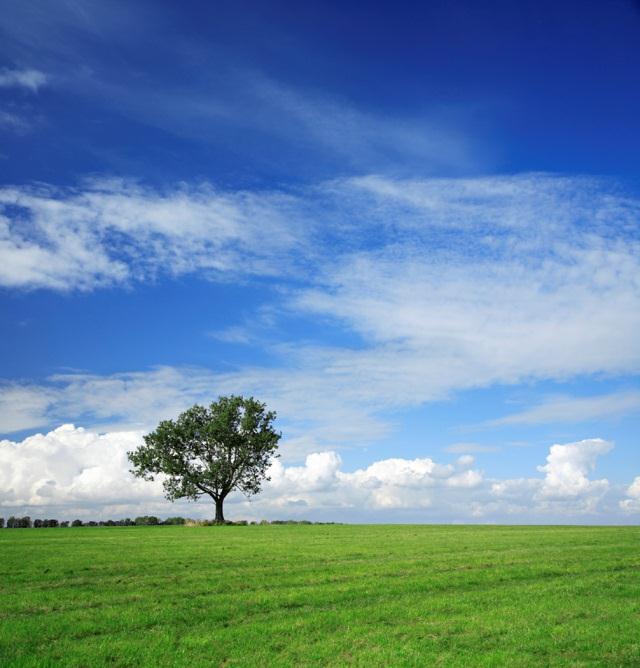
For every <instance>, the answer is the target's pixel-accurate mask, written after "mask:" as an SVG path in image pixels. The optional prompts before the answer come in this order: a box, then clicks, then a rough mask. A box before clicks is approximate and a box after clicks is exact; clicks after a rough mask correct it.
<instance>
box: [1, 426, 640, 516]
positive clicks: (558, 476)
mask: <svg viewBox="0 0 640 668" xmlns="http://www.w3.org/2000/svg"><path fill="white" fill-rule="evenodd" d="M142 433H143V432H142V431H127V432H110V433H106V434H97V433H95V432H91V431H87V430H84V429H82V428H76V427H73V426H72V425H64V426H62V427H59V428H57V429H55V430H53V431H51V432H49V433H47V434H37V435H35V436H30V437H28V438H26V439H24V440H23V441H21V442H12V441H7V440H5V441H0V508H4V510H3V513H4V514H9V513H26V512H30V513H31V514H32V515H38V516H51V515H54V516H58V517H60V518H61V519H62V518H71V517H73V516H76V515H78V516H81V517H94V518H107V517H121V516H127V515H128V516H131V515H136V514H149V513H155V514H160V515H163V516H168V515H171V514H182V515H188V516H210V515H211V513H212V508H211V504H210V502H209V501H208V500H203V501H202V502H200V503H198V504H195V505H194V504H188V503H186V502H178V503H176V504H171V503H169V502H167V501H166V500H164V499H163V496H162V486H161V482H160V481H159V480H156V481H155V482H153V483H148V482H145V481H142V480H139V479H136V478H133V476H131V474H130V473H129V472H128V469H129V463H128V461H127V457H126V453H127V451H128V450H132V449H134V448H135V447H137V446H138V445H139V444H140V443H141V442H142ZM611 447H612V446H611V444H610V443H608V442H606V441H603V440H601V439H590V440H587V441H582V442H579V443H568V444H565V445H554V446H552V447H551V448H550V451H549V455H548V457H547V463H546V464H545V465H544V466H541V467H539V469H540V471H541V472H543V473H544V474H545V477H544V478H523V479H516V480H496V479H491V478H487V477H486V476H485V475H484V474H483V473H482V472H481V471H479V470H477V469H475V468H473V466H474V460H473V457H470V456H464V457H460V458H458V459H457V460H456V461H454V462H453V463H438V462H436V461H434V460H433V459H431V458H430V457H421V458H416V459H401V458H391V459H382V460H379V461H374V462H372V463H371V464H369V465H368V466H366V467H363V468H359V469H356V470H355V471H345V470H343V465H342V460H341V457H340V455H339V454H337V453H336V452H334V451H324V452H316V453H311V454H309V455H308V456H307V457H306V459H305V460H304V463H303V464H302V465H296V466H286V465H284V464H283V463H282V462H281V461H280V460H275V461H274V462H273V464H272V466H271V468H270V470H269V475H270V477H271V481H270V482H268V483H265V485H264V488H263V492H262V493H261V494H260V495H258V496H257V497H254V498H253V499H252V500H250V501H249V500H247V499H245V498H244V497H242V496H241V495H237V494H236V495H233V496H232V497H230V498H229V503H228V515H229V516H230V517H236V518H237V517H249V518H260V517H269V518H272V519H273V518H283V517H285V516H294V517H312V518H313V517H315V518H322V519H325V520H334V521H349V520H351V521H353V520H360V521H372V520H378V519H380V518H381V517H382V518H386V519H388V520H393V519H398V518H403V519H407V520H410V521H423V522H425V521H434V520H436V521H437V520H441V521H444V520H452V519H456V520H473V519H474V518H475V519H482V520H483V521H485V520H488V519H494V520H503V521H504V520H505V519H508V518H509V517H510V516H511V515H512V514H514V513H517V514H518V516H519V521H536V520H543V521H562V520H566V519H567V518H568V517H572V518H579V517H581V516H582V517H590V516H594V515H597V516H599V517H600V515H599V513H600V512H601V504H602V502H603V497H604V496H605V495H606V494H608V493H610V492H611V490H610V489H609V487H608V483H607V481H606V480H589V479H588V478H587V474H588V472H589V471H590V470H591V469H592V468H593V467H594V465H595V460H596V457H597V456H599V455H601V454H604V453H606V452H607V451H608V450H609V449H610V448H611ZM627 496H628V497H629V499H627V500H632V501H634V503H635V501H636V500H637V499H638V498H640V478H638V479H637V480H636V481H635V482H634V483H633V485H631V487H629V489H628V490H627ZM617 507H619V509H620V510H621V512H628V511H630V510H633V509H634V508H635V506H634V505H633V504H630V503H626V502H625V501H618V503H617ZM611 517H614V518H615V514H612V515H611Z"/></svg>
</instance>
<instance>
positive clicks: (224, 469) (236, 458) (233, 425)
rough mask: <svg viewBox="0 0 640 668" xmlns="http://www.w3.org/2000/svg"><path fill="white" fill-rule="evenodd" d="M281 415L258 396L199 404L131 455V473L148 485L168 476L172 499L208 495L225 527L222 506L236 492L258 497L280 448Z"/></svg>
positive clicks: (167, 488)
mask: <svg viewBox="0 0 640 668" xmlns="http://www.w3.org/2000/svg"><path fill="white" fill-rule="evenodd" d="M275 418H276V414H275V413H274V412H273V411H267V408H266V405H265V404H263V403H260V402H259V401H256V400H255V399H254V398H253V397H249V398H248V399H245V398H244V397H241V396H234V395H232V396H227V397H219V398H218V400H217V401H214V402H213V403H212V404H211V405H210V406H208V407H206V406H199V405H197V404H196V405H195V406H192V407H191V408H189V409H188V410H186V411H185V412H184V413H182V414H181V415H180V416H179V417H178V418H177V419H176V420H175V421H174V420H163V421H162V422H161V423H160V424H159V425H158V427H157V428H156V430H155V431H153V432H151V433H150V434H147V435H146V436H145V437H144V443H145V444H144V445H141V446H140V447H139V448H138V449H137V450H134V451H132V452H129V453H128V457H129V460H130V461H131V463H132V464H133V468H132V469H131V472H132V473H133V474H134V475H135V476H137V477H140V478H144V479H145V480H153V479H154V477H155V476H156V475H159V474H164V482H163V485H164V490H165V494H166V496H167V498H168V499H170V500H171V501H174V500H176V499H183V498H186V499H191V500H194V501H195V500H196V499H198V498H199V497H201V496H203V495H209V496H210V497H211V498H212V499H213V501H214V503H215V506H216V521H217V522H224V513H223V503H224V500H225V498H226V497H227V495H228V494H229V493H230V492H232V491H233V490H238V491H240V492H243V493H244V494H246V495H247V496H251V495H253V494H257V493H258V492H259V491H260V487H261V484H262V482H263V481H264V480H268V479H269V478H268V477H267V475H266V471H267V468H268V467H269V464H270V463H271V460H272V458H273V457H277V456H278V455H277V454H275V452H276V449H277V447H278V441H279V440H280V433H278V432H277V431H275V430H274V428H273V422H274V420H275Z"/></svg>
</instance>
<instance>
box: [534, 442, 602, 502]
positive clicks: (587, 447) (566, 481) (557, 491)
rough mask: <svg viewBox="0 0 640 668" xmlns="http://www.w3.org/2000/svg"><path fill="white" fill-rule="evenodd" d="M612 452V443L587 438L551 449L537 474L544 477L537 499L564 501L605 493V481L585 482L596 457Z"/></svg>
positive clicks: (593, 467) (594, 464)
mask: <svg viewBox="0 0 640 668" xmlns="http://www.w3.org/2000/svg"><path fill="white" fill-rule="evenodd" d="M612 448H613V443H610V442H609V441H604V440H602V439H601V438H591V439H586V440H584V441H578V442H577V443H567V444H565V445H552V446H551V449H550V450H549V455H548V456H547V463H546V464H545V465H544V466H539V467H538V470H539V471H540V472H541V473H544V474H545V478H544V482H543V484H542V488H541V489H540V492H539V497H540V498H543V499H545V498H550V499H555V498H565V497H577V496H585V495H588V496H593V495H599V494H601V493H602V492H604V491H606V489H607V487H608V485H609V482H608V480H604V479H603V480H589V478H588V474H589V472H590V471H593V470H594V469H595V466H596V459H597V458H598V456H600V455H603V454H606V453H607V452H609V450H611V449H612Z"/></svg>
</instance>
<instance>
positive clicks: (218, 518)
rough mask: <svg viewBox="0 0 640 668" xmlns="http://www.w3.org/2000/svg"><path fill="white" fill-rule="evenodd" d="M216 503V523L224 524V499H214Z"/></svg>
mask: <svg viewBox="0 0 640 668" xmlns="http://www.w3.org/2000/svg"><path fill="white" fill-rule="evenodd" d="M215 502H216V522H224V513H223V512H222V504H223V503H224V497H219V498H217V499H215Z"/></svg>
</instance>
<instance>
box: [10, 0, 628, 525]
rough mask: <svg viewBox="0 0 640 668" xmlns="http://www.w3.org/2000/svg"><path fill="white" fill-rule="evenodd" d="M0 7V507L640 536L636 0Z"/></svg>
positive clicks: (86, 514) (50, 512)
mask: <svg viewBox="0 0 640 668" xmlns="http://www.w3.org/2000/svg"><path fill="white" fill-rule="evenodd" d="M0 5H1V9H2V11H0V314H1V318H0V341H1V343H2V345H1V348H0V515H3V516H5V517H8V516H9V515H11V514H16V515H17V514H21V515H22V514H29V515H31V516H32V517H47V516H55V517H58V518H59V519H73V518H74V517H80V518H86V519H107V518H114V519H116V518H120V517H125V516H136V515H141V514H157V515H160V516H162V517H167V516H170V515H176V514H182V515H186V516H191V517H210V516H212V514H213V508H212V504H211V503H208V502H206V501H204V500H203V501H201V502H198V503H186V502H177V503H174V504H171V503H169V502H167V501H166V500H164V498H163V493H162V487H161V484H160V482H159V481H156V482H155V483H150V482H146V481H143V480H136V479H133V478H132V476H131V475H130V473H129V464H128V462H127V457H126V453H127V451H129V450H132V449H134V448H135V447H137V446H138V445H139V444H141V443H142V436H143V435H144V434H145V433H147V432H148V431H150V430H152V429H153V428H154V427H155V426H156V425H157V423H158V422H159V421H160V420H162V419H168V418H174V417H176V416H177V415H178V414H179V413H180V412H181V411H182V410H184V409H186V408H187V407H189V406H191V405H192V404H194V403H208V402H211V401H213V400H215V399H216V398H217V397H218V396H219V395H223V394H230V393H235V394H244V395H253V396H255V397H256V398H258V399H260V400H261V401H264V402H266V403H267V405H268V407H269V408H270V409H273V410H275V411H276V412H277V414H278V420H277V426H278V428H279V429H280V430H281V432H282V440H281V445H280V453H281V457H280V458H279V459H278V460H277V461H275V462H274V464H273V466H272V468H271V469H270V478H271V479H270V481H268V482H267V483H266V484H265V485H264V489H263V492H262V493H261V494H260V495H258V496H257V497H253V498H251V499H247V498H245V497H243V496H242V495H239V494H236V495H233V496H231V497H229V499H228V502H227V507H226V510H225V512H226V515H227V516H228V517H230V518H231V519H250V520H251V519H262V518H267V519H286V518H297V519H310V520H322V521H339V522H423V523H431V522H455V523H460V522H463V523H470V522H481V523H513V524H519V523H584V524H619V523H631V524H634V523H637V522H638V521H639V520H640V448H639V446H640V444H639V442H638V440H639V436H640V382H639V380H640V337H638V331H640V253H639V251H640V234H639V221H640V186H639V185H638V184H639V183H640V160H639V159H638V156H639V155H640V80H639V74H638V73H639V72H640V40H639V39H638V36H639V35H640V4H639V3H637V2H631V1H630V0H629V1H627V0H624V1H623V0H611V1H610V2H606V3H603V2H595V1H586V2H585V1H584V0H583V1H581V2H572V1H570V0H566V1H564V2H557V1H555V2H546V1H544V0H543V1H540V0H536V1H535V2H534V1H531V2H529V1H527V0H523V1H522V2H518V3H513V2H508V1H506V0H505V1H489V2H483V3H476V2H471V1H466V2H465V1H457V2H451V1H449V2H445V1H444V0H443V1H433V2H422V3H410V2H380V3H358V2H353V3H351V2H345V1H341V2H314V1H311V2H305V3H294V2H277V1H276V2H274V1H270V2H258V1H256V2H243V1H237V0H236V1H234V2H216V3H211V2H204V1H203V2H194V1H184V2H181V3H169V2H150V1H145V0H140V1H138V2H135V3H132V2H125V1H120V0H113V1H112V2H108V3H105V2H98V1H89V0H86V1H79V0H56V1H55V2H53V1H52V2H48V1H46V0H40V1H38V2H31V3H25V2H20V1H17V0H2V1H1V2H0Z"/></svg>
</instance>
